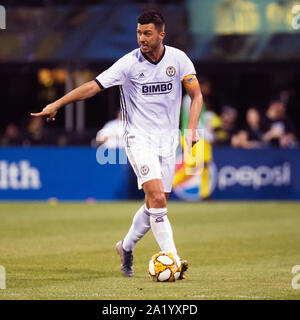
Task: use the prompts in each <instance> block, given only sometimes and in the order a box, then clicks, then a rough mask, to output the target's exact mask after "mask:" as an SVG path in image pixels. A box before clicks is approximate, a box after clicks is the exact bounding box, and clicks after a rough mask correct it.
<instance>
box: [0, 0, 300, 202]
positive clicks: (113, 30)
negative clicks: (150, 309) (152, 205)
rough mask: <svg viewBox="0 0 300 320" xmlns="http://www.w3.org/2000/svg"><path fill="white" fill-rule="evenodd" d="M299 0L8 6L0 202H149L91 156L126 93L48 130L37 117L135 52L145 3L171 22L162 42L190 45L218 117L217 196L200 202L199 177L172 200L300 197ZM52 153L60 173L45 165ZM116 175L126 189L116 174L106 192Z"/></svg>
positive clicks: (212, 167) (213, 189)
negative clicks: (34, 115)
mask: <svg viewBox="0 0 300 320" xmlns="http://www.w3.org/2000/svg"><path fill="white" fill-rule="evenodd" d="M298 5H300V2H299V1H290V0H280V1H275V0H260V1H258V0H213V1H197V0H187V1H183V0H181V1H180V0H174V1H154V0H149V1H131V0H124V1H122V2H119V1H113V0H110V1H105V0H102V1H96V0H95V1H93V0H88V1H80V0H78V1H75V0H73V1H63V0H45V1H17V0H14V1H2V6H3V7H4V8H5V11H6V29H2V30H0V46H1V51H0V65H1V68H0V85H1V92H0V101H1V109H0V143H1V151H0V152H1V159H0V160H1V162H0V199H7V200H9V199H19V200H20V199H23V200H26V199H32V200H35V199H48V198H51V197H55V198H58V199H69V200H76V199H81V200H82V199H86V198H95V199H99V200H101V199H118V198H122V199H125V198H139V197H141V193H138V192H137V191H136V190H135V189H136V188H135V181H133V180H134V177H132V172H131V169H130V168H128V172H127V171H126V169H125V168H124V165H122V166H115V167H118V168H112V166H107V167H108V168H109V170H107V169H108V168H103V166H102V168H101V166H99V165H98V164H97V163H96V161H94V160H95V154H96V149H95V148H96V147H97V143H96V141H95V137H96V134H97V132H98V131H99V130H100V129H101V128H103V126H104V125H105V124H106V123H107V122H108V121H110V120H112V119H114V118H115V117H116V114H117V111H118V109H119V90H118V88H112V89H110V90H106V91H105V92H103V93H101V94H99V95H97V96H95V97H93V98H91V99H89V100H87V101H83V102H78V103H76V104H74V105H70V106H68V107H67V108H66V109H65V110H64V111H62V112H60V114H59V116H58V117H57V120H56V122H55V123H52V124H46V123H44V122H43V121H41V120H39V119H30V117H29V113H30V112H35V111H38V110H40V109H41V108H43V107H44V106H45V105H47V104H48V103H50V102H52V101H53V100H55V99H57V98H58V97H60V96H62V95H63V94H64V93H65V92H68V91H69V90H71V89H72V88H74V87H76V86H78V85H80V84H82V83H84V82H85V81H88V80H91V79H93V78H94V77H95V76H96V75H98V74H99V73H100V72H102V71H103V70H105V68H107V67H108V66H109V65H111V64H112V63H113V62H114V61H115V60H117V59H118V58H120V57H121V56H122V55H124V54H125V53H127V52H128V51H130V50H133V49H134V48H136V36H135V30H136V17H137V16H138V15H139V14H140V13H141V12H142V11H143V10H145V9H149V8H155V9H159V10H161V11H162V13H163V14H164V16H165V17H166V25H167V30H166V31H167V39H166V44H169V45H172V46H175V47H178V48H180V49H182V50H184V51H185V52H186V53H187V54H188V55H189V56H190V57H191V59H192V60H193V62H194V63H195V66H196V70H197V72H198V77H199V80H200V83H201V87H202V91H203V94H204V99H205V107H206V111H208V112H207V114H208V115H210V116H211V117H213V120H212V121H210V122H211V123H213V125H211V127H210V128H209V130H210V132H211V133H212V139H211V141H210V142H211V144H212V146H213V157H212V159H211V161H210V163H209V164H208V167H209V177H208V182H205V183H206V184H207V185H208V187H207V188H208V189H209V191H208V192H206V195H203V196H201V192H198V191H197V190H198V189H199V183H198V182H199V181H198V180H199V179H198V180H196V178H195V179H187V180H184V179H183V181H180V183H179V186H178V187H177V188H175V189H174V190H177V191H178V192H177V195H174V197H175V198H176V197H177V198H178V197H179V198H181V199H186V200H199V198H200V199H201V198H212V199H214V198H215V199H236V198H238V199H247V198H252V199H256V198H258V199H264V198H267V199H272V198H275V199H277V198H280V199H295V198H299V197H300V196H299V195H300V185H299V182H298V181H297V179H296V177H297V176H298V175H299V170H300V169H299V159H300V158H299V157H300V156H299V150H298V146H299V142H298V141H299V137H300V131H299V130H300V129H299V128H300V118H299V116H298V108H299V104H300V60H299V57H300V28H299V24H300V19H299V16H298V14H299V8H298V7H297V6H298ZM272 101H273V102H272ZM249 109H254V111H253V110H252V111H253V112H252V117H251V114H250V113H251V112H249V115H248V111H249ZM255 115H257V117H260V120H259V119H258V120H257V117H256V116H255ZM211 117H210V118H211ZM248 118H249V120H248ZM251 119H252V120H251ZM251 121H252V122H251ZM251 123H254V124H253V125H254V126H255V123H256V124H258V128H254V129H253V128H251ZM276 128H277V129H278V128H279V129H278V130H279V131H276ZM271 129H273V130H271ZM274 130H275V131H274ZM266 133H268V134H269V136H268V137H267V134H266ZM37 146H39V147H41V146H45V147H50V146H51V147H52V149H51V151H50V149H45V148H44V149H41V148H39V149H36V148H35V147H37ZM12 147H14V148H12ZM24 147H26V148H24ZM55 147H59V148H57V149H55ZM61 147H65V148H68V149H66V151H64V149H62V148H61ZM71 147H81V148H82V149H78V150H81V151H80V152H79V151H78V152H77V151H76V149H72V148H71ZM30 148H33V149H30ZM224 148H225V149H224ZM245 149H247V150H245ZM249 149H250V150H249ZM253 149H255V150H253ZM50 155H51V157H52V159H53V161H52V163H53V162H54V161H55V162H56V163H55V168H54V167H52V165H51V164H49V161H46V160H48V159H49V158H48V157H49V156H50ZM258 155H259V156H258ZM69 156H70V157H73V158H72V159H73V161H72V163H73V167H70V158H69ZM57 159H59V160H60V161H57ZM86 159H88V160H86ZM75 160H76V161H77V163H76V161H75ZM83 161H90V166H88V165H83ZM46 162H47V165H46ZM49 166H51V169H53V170H55V172H56V178H57V179H59V180H55V179H53V172H51V171H49V169H48V167H49ZM104 167H105V166H104ZM46 168H47V169H46ZM222 169H223V170H222ZM110 170H112V172H110ZM125 171H126V172H125ZM14 172H15V173H14ZM74 172H76V177H77V178H76V177H74V174H73V173H74ZM111 174H114V175H120V177H122V179H124V180H122V181H124V183H127V182H128V188H127V190H126V191H125V190H124V188H123V186H124V184H123V186H122V189H121V190H119V189H120V187H119V184H118V179H116V180H115V181H114V182H112V183H111V190H107V188H106V186H104V187H103V188H102V187H101V183H100V182H99V181H101V177H102V180H103V181H106V180H107V179H106V178H105V177H107V176H111ZM22 177H23V178H22ZM68 177H72V179H69V178H68ZM66 180H67V181H68V183H66V182H63V181H66ZM58 181H60V182H58ZM197 181H198V182H197ZM57 183H58V184H60V185H61V186H62V187H61V188H60V190H57ZM84 184H87V185H88V186H89V187H87V188H86V189H85V191H84V192H81V191H80V192H75V190H76V189H77V190H78V188H80V186H82V185H84ZM71 186H73V188H72V187H71ZM200 188H201V187H200ZM66 189H68V190H70V191H69V192H66V191H65V190H66ZM71 189H72V190H73V192H71ZM80 189H82V187H81V188H80ZM102 189H103V190H102Z"/></svg>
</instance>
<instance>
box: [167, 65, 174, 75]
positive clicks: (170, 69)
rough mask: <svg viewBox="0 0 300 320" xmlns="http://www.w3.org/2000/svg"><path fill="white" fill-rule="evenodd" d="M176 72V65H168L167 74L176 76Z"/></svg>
mask: <svg viewBox="0 0 300 320" xmlns="http://www.w3.org/2000/svg"><path fill="white" fill-rule="evenodd" d="M175 73H176V69H175V68H174V67H172V66H170V67H168V68H167V70H166V74H167V75H168V76H169V77H173V76H175Z"/></svg>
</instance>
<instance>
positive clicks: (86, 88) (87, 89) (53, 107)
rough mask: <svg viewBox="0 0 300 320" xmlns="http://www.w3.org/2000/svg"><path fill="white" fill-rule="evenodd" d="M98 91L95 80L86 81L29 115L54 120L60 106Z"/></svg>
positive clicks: (88, 96)
mask: <svg viewBox="0 0 300 320" xmlns="http://www.w3.org/2000/svg"><path fill="white" fill-rule="evenodd" d="M100 91H101V89H100V87H99V85H98V84H97V83H96V81H94V80H92V81H89V82H86V83H84V84H83V85H81V86H80V87H78V88H76V89H74V90H72V91H70V92H69V93H67V94H66V95H64V96H63V97H62V98H60V99H58V100H56V101H54V102H53V103H50V104H48V105H47V106H46V107H45V108H44V109H43V110H42V111H41V112H37V113H31V114H30V115H31V116H33V117H46V120H47V121H55V115H56V113H57V111H58V110H59V109H60V108H62V107H64V106H66V105H67V104H69V103H72V102H75V101H80V100H85V99H87V98H90V97H93V96H94V95H95V94H97V93H98V92H100Z"/></svg>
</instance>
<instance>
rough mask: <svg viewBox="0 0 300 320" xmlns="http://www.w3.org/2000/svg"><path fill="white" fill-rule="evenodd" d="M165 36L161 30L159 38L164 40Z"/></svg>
mask: <svg viewBox="0 0 300 320" xmlns="http://www.w3.org/2000/svg"><path fill="white" fill-rule="evenodd" d="M165 36H166V33H165V32H164V31H161V32H160V33H159V37H160V40H164V38H165Z"/></svg>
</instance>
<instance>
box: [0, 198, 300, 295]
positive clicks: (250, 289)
mask: <svg viewBox="0 0 300 320" xmlns="http://www.w3.org/2000/svg"><path fill="white" fill-rule="evenodd" d="M140 205H141V203H139V202H119V203H95V204H85V203H59V204H56V205H55V204H52V205H51V204H48V203H0V265H2V266H4V267H5V269H6V289H5V290H0V300H4V299H72V300H73V299H104V300H117V299H125V300H126V299H129V300H134V299H141V300H145V299H164V300H167V299H173V300H176V299H188V300H198V299H210V300H211V299H226V300H227V299H246V300H250V299H251V300H253V299H299V298H300V289H299V290H294V289H293V288H292V285H291V284H292V278H293V277H294V275H293V274H292V273H291V270H292V267H293V266H294V265H300V246H299V244H300V229H299V227H300V204H299V203H292V202H209V203H182V202H170V203H169V205H168V212H169V213H168V215H169V219H170V221H171V223H172V226H173V231H174V235H175V242H176V245H177V249H178V251H179V254H180V255H181V256H182V257H183V258H185V259H187V260H188V261H189V263H190V269H189V271H188V273H187V279H186V280H184V281H177V282H175V283H155V282H152V281H151V280H150V279H149V277H148V274H147V265H148V261H149V259H150V257H151V256H152V255H153V254H154V253H156V252H158V251H159V248H158V246H157V244H156V242H155V240H154V237H153V235H152V232H151V231H149V232H148V234H147V235H146V236H145V237H144V239H142V240H141V241H140V242H139V243H138V244H137V246H136V249H135V251H134V269H135V277H134V278H124V277H122V276H121V273H120V260H119V257H118V256H117V255H116V253H115V251H114V246H115V243H116V242H117V241H118V240H119V239H121V238H122V237H123V236H124V235H125V234H126V232H127V230H128V228H129V226H130V223H131V219H132V217H133V215H134V213H135V211H136V210H137V209H138V207H139V206H140Z"/></svg>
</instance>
